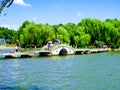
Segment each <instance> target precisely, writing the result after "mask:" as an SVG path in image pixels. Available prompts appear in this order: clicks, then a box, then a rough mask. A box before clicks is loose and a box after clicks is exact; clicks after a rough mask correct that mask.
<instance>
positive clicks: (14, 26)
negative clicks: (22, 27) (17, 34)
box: [0, 24, 18, 30]
mask: <svg viewBox="0 0 120 90" xmlns="http://www.w3.org/2000/svg"><path fill="white" fill-rule="evenodd" d="M0 27H6V28H9V29H13V30H17V29H18V25H9V24H1V25H0Z"/></svg>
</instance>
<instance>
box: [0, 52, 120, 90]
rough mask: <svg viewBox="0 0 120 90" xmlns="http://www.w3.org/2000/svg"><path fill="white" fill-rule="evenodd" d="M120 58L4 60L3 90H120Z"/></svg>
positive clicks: (1, 64) (1, 66)
mask: <svg viewBox="0 0 120 90" xmlns="http://www.w3.org/2000/svg"><path fill="white" fill-rule="evenodd" d="M119 58H120V55H119V54H109V53H103V54H91V55H77V56H62V57H56V56H55V57H42V58H27V59H18V60H16V59H15V60H0V89H2V90H119V89H120V85H119V84H120V72H119V70H120V65H119V63H120V59H119Z"/></svg>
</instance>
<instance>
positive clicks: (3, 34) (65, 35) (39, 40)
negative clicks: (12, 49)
mask: <svg viewBox="0 0 120 90" xmlns="http://www.w3.org/2000/svg"><path fill="white" fill-rule="evenodd" d="M0 38H5V39H10V41H11V42H10V43H16V42H17V43H18V42H19V43H20V45H21V46H22V47H26V46H27V45H29V46H39V47H40V46H43V45H45V44H47V43H48V42H49V41H53V42H54V41H55V39H56V38H59V39H60V41H61V43H66V44H68V45H72V46H76V47H85V46H89V45H93V46H98V45H99V44H106V45H109V46H111V47H114V48H115V47H119V46H120V20H117V19H106V20H105V21H103V22H102V21H100V20H98V19H91V18H85V19H83V20H82V21H81V22H79V23H78V24H77V25H76V24H74V23H67V24H65V25H63V24H58V25H49V24H41V23H39V24H36V23H34V22H29V21H27V20H26V21H24V22H23V24H22V25H21V26H20V27H19V29H18V30H17V31H14V30H10V29H8V28H4V27H1V28H0Z"/></svg>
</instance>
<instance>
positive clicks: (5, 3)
mask: <svg viewBox="0 0 120 90" xmlns="http://www.w3.org/2000/svg"><path fill="white" fill-rule="evenodd" d="M13 1H14V0H0V14H1V12H2V10H3V9H4V8H5V7H6V8H8V7H10V6H11V4H12V3H13Z"/></svg>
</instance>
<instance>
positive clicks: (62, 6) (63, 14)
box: [0, 0, 120, 29]
mask: <svg viewBox="0 0 120 90" xmlns="http://www.w3.org/2000/svg"><path fill="white" fill-rule="evenodd" d="M119 4H120V0H14V4H12V6H11V7H10V8H5V9H4V10H3V11H2V14H1V17H0V26H4V27H8V28H12V29H18V28H19V27H20V26H21V25H22V23H23V22H24V21H25V20H28V21H34V22H35V23H43V24H44V23H49V24H51V25H55V24H59V23H62V24H65V23H68V22H73V23H75V24H77V23H78V22H80V21H81V20H82V19H84V18H97V19H100V20H102V21H103V20H105V19H106V18H110V19H114V18H117V19H120V10H119V9H120V5H119ZM4 13H6V15H4Z"/></svg>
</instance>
